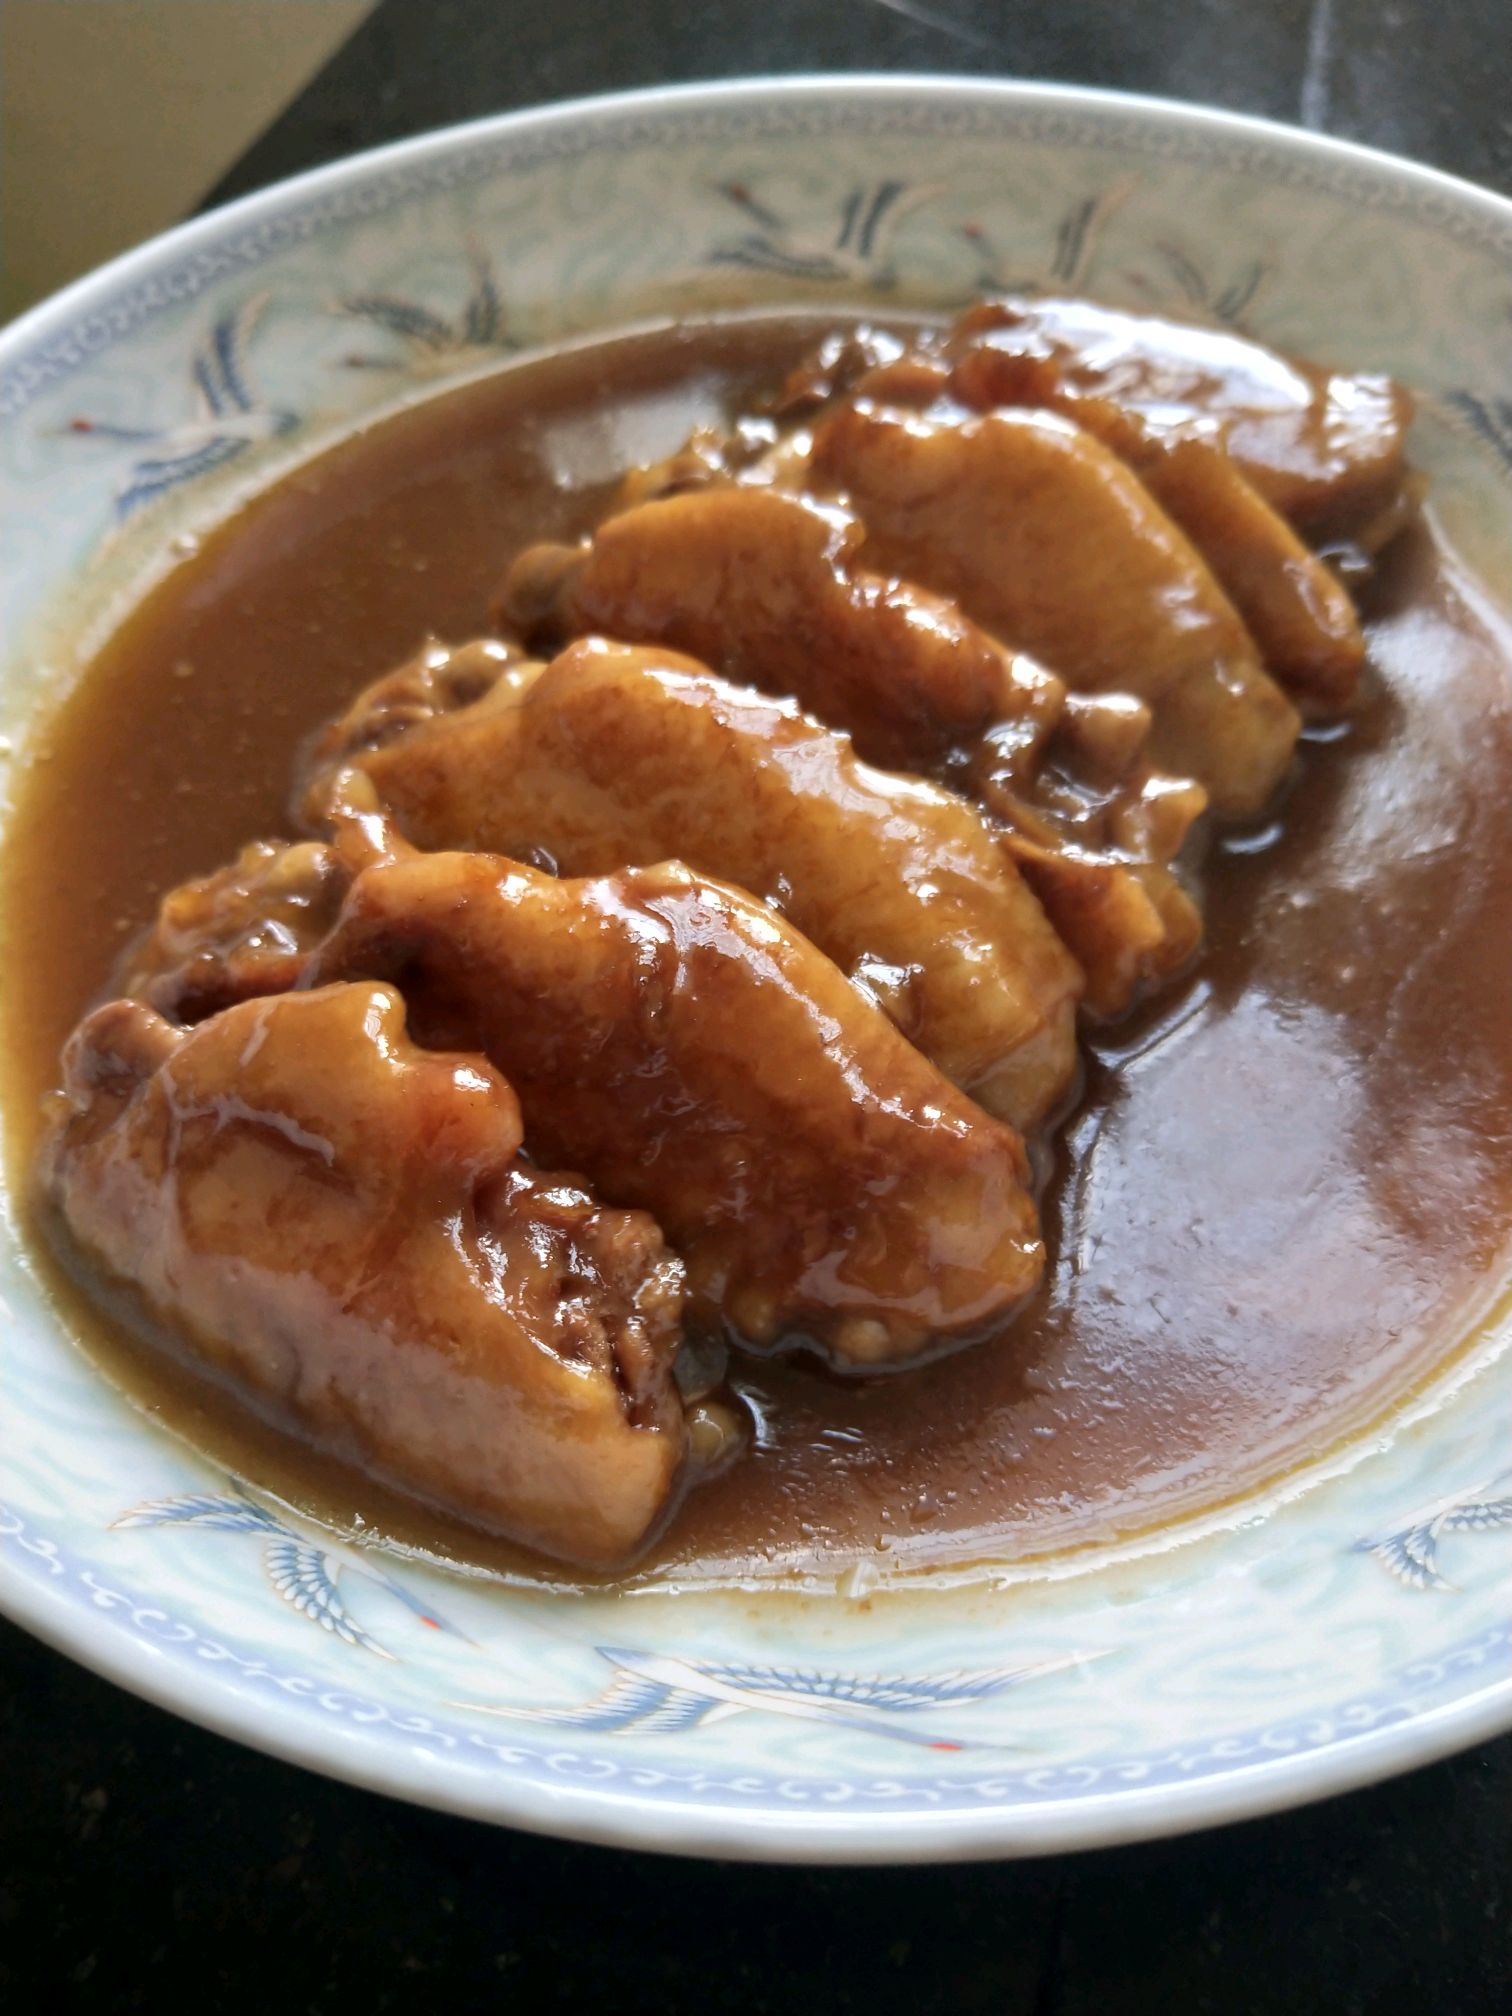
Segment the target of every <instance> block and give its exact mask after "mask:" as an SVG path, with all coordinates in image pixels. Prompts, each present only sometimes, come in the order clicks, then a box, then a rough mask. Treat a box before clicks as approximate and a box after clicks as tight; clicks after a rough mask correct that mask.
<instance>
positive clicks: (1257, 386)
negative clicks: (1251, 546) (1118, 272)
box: [949, 299, 1412, 544]
mask: <svg viewBox="0 0 1512 2016" xmlns="http://www.w3.org/2000/svg"><path fill="white" fill-rule="evenodd" d="M949 351H950V353H951V355H952V356H953V357H955V358H958V359H962V360H964V359H965V358H966V357H968V356H969V355H970V354H971V353H972V352H974V351H981V352H986V353H996V354H997V355H998V356H1000V357H1005V358H1012V359H1022V360H1028V361H1031V362H1040V363H1043V364H1046V365H1049V366H1050V367H1052V368H1053V370H1054V372H1055V374H1056V380H1057V383H1058V386H1059V391H1060V397H1061V398H1063V399H1065V400H1067V401H1075V402H1080V401H1084V400H1085V401H1102V402H1104V403H1106V404H1107V405H1109V406H1111V407H1114V408H1116V409H1117V410H1118V412H1119V413H1120V414H1122V415H1124V416H1125V417H1126V419H1127V420H1128V422H1130V423H1132V424H1133V425H1134V426H1137V427H1138V428H1139V429H1140V430H1141V432H1142V433H1143V434H1144V435H1145V436H1146V437H1147V438H1149V439H1151V440H1160V441H1172V440H1193V439H1195V440H1202V441H1206V442H1208V443H1210V444H1212V445H1214V446H1217V447H1221V448H1222V449H1223V451H1224V452H1225V454H1226V455H1227V456H1228V457H1229V458H1230V459H1231V460H1232V461H1233V462H1234V463H1235V464H1237V466H1238V467H1239V468H1240V469H1241V470H1242V471H1243V473H1244V475H1245V476H1246V477H1247V478H1248V479H1249V481H1250V482H1251V483H1253V484H1254V486H1255V488H1256V489H1257V490H1258V491H1259V492H1260V494H1261V495H1262V496H1263V497H1264V498H1265V499H1266V501H1267V502H1268V503H1270V504H1273V505H1274V506H1275V507H1276V509H1277V510H1278V511H1280V512H1281V513H1282V514H1283V515H1284V516H1285V517H1287V518H1288V519H1290V520H1291V522H1292V523H1293V524H1294V525H1295V526H1296V527H1297V528H1298V530H1299V531H1301V532H1302V533H1303V534H1304V536H1305V537H1306V538H1308V539H1309V540H1311V541H1313V542H1317V541H1320V540H1324V539H1335V538H1348V539H1362V538H1363V539H1364V540H1365V541H1366V543H1367V544H1368V543H1370V537H1371V530H1372V526H1373V524H1375V523H1376V522H1377V521H1381V520H1383V519H1384V520H1385V521H1386V522H1387V523H1394V522H1395V518H1396V512H1397V509H1398V507H1399V505H1400V501H1401V498H1402V494H1403V487H1404V481H1405V466H1404V459H1403V458H1404V451H1405V447H1406V435H1407V426H1408V423H1409V421H1410V419H1411V417H1412V403H1411V400H1410V399H1409V398H1408V396H1407V394H1406V393H1405V392H1404V391H1403V390H1402V388H1401V387H1400V386H1399V385H1397V384H1395V383H1393V381H1392V380H1391V379H1389V378H1384V377H1378V376H1372V375H1369V374H1366V375H1362V376H1353V377H1346V376H1343V375H1341V374H1339V373H1336V372H1331V371H1325V370H1320V369H1318V368H1317V367H1316V366H1314V365H1310V364H1297V363H1294V362H1293V361H1292V360H1291V359H1290V358H1287V357H1283V356H1281V355H1280V354H1279V353H1278V352H1277V351H1274V350H1269V349H1267V348H1266V347H1265V346H1264V345H1263V344H1259V343H1254V342H1251V341H1249V340H1248V339H1247V338H1246V337H1243V336H1238V335H1236V334H1235V333H1234V332H1233V331H1232V330H1226V329H1203V328H1197V327H1194V326H1191V325H1189V324H1185V323H1180V322H1170V321H1167V320H1166V319H1165V318H1164V317H1162V316H1158V315H1143V314H1133V313H1130V312H1129V311H1128V310H1125V309H1118V308H1105V307H1101V306H1099V305H1097V304H1096V303H1093V302H1090V301H1069V300H1056V299H1046V300H1036V301H1030V300H1011V301H994V302H987V303H984V304H983V305H982V306H981V307H979V308H974V309H971V310H968V312H967V313H966V314H965V315H964V316H962V317H961V319H960V321H959V322H958V323H957V324H956V327H955V329H954V331H953V332H952V336H951V340H950V344H949Z"/></svg>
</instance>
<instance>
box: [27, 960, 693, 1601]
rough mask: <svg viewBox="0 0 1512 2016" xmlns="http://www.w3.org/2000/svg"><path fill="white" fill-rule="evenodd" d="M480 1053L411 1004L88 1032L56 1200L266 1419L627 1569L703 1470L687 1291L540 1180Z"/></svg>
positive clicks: (312, 1002)
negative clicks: (427, 1030)
mask: <svg viewBox="0 0 1512 2016" xmlns="http://www.w3.org/2000/svg"><path fill="white" fill-rule="evenodd" d="M520 1142H521V1129H520V1110H519V1105H518V1102H517V1101H516V1099H515V1096H514V1094H513V1093H512V1092H511V1090H510V1088H509V1086H508V1085H507V1084H506V1083H505V1081H504V1080H503V1079H502V1078H501V1077H500V1076H499V1074H498V1073H497V1072H496V1071H495V1070H493V1069H492V1067H490V1066H489V1065H487V1064H485V1063H483V1062H482V1060H481V1059H478V1058H475V1057H460V1056H455V1055H444V1054H432V1053H428V1052H425V1051H422V1050H419V1049H417V1048H416V1047H415V1045H414V1044H413V1043H411V1042H410V1040H409V1038H408V1037H407V1035H406V1033H405V1022H404V1008H403V1004H402V1002H401V1001H400V999H399V997H398V995H397V994H396V993H395V992H394V990H393V989H392V988H389V987H382V986H373V985H362V984H353V985H350V986H338V987H329V988H323V989H321V990H320V991H319V992H315V993H305V994H286V995H282V996H279V997H277V998H274V999H266V1000H258V1001H247V1002H243V1003H241V1004H239V1005H237V1006H234V1007H229V1008H227V1009H225V1010H224V1012H222V1013H220V1014H216V1015H213V1016H211V1017H210V1019H209V1020H207V1021H205V1022H203V1023H201V1024H200V1025H199V1026H198V1027H197V1028H195V1029H193V1030H190V1031H188V1032H183V1031H178V1030H175V1029H173V1028H172V1027H170V1025H169V1024H168V1023H166V1022H165V1021H163V1020H162V1019H161V1018H160V1017H159V1016H158V1015H156V1014H155V1013H154V1012H153V1011H152V1010H151V1009H150V1008H148V1007H146V1006H144V1005H143V1004H142V1003H140V1002H135V1001H124V1000H122V1001H114V1002H111V1003H108V1004H107V1005H106V1006H104V1007H102V1008H99V1009H97V1010H96V1011H95V1012H94V1013H93V1014H92V1015H90V1016H89V1017H87V1018H86V1020H85V1021H84V1022H83V1023H82V1024H81V1025H80V1027H79V1028H78V1029H77V1030H76V1031H75V1033H74V1035H73V1037H72V1038H71V1039H70V1041H69V1045H68V1049H67V1051H66V1053H65V1060H64V1090H63V1091H62V1092H61V1093H59V1094H57V1095H55V1098H54V1104H53V1111H52V1113H51V1115H50V1133H49V1139H48V1142H47V1146H46V1150H45V1155H44V1165H43V1166H44V1175H45V1181H46V1184H47V1186H48V1189H49V1190H50V1192H51V1195H52V1197H53V1199H54V1201H55V1202H56V1204H57V1205H58V1207H59V1208H60V1209H61V1212H62V1215H63V1217H64V1219H65V1220H66V1222H67V1225H68V1227H69V1229H70V1231H71V1233H72V1235H73V1238H74V1239H75V1241H76V1242H77V1243H78V1245H79V1246H80V1247H82V1248H83V1249H84V1250H85V1251H86V1252H87V1253H89V1254H90V1255H91V1256H92V1257H93V1258H94V1259H95V1260H96V1261H98V1262H99V1263H100V1264H101V1265H103V1266H104V1267H105V1268H106V1269H107V1270H108V1271H109V1272H110V1273H112V1274H114V1275H117V1276H122V1277H124V1278H126V1279H127V1280H129V1281H132V1282H134V1283H135V1284H136V1286H137V1287H138V1288H139V1289H140V1291H141V1293H142V1295H143V1296H144V1297H145V1300H146V1302H147V1304H148V1306H149V1307H150V1308H151V1309H152V1311H153V1312H154V1313H155V1314H156V1315H157V1316H158V1317H159V1318H161V1319H163V1320H164V1321H165V1322H166V1323H167V1324H168V1325H169V1326H170V1327H171V1328H172V1330H174V1331H175V1332H176V1333H177V1334H178V1335H179V1337H180V1338H181V1340H182V1342H183V1344H184V1345H185V1346H186V1347H187V1348H188V1349H189V1351H190V1352H192V1353H193V1355H194V1356H195V1357H196V1358H197V1359H199V1360H200V1361H201V1362H202V1363H203V1364H204V1365H206V1366H208V1367H209V1368H211V1370H212V1371H213V1372H214V1373H215V1374H216V1375H217V1376H218V1377H220V1378H222V1379H224V1380H225V1381H226V1382H227V1383H228V1384H230V1385H231V1386H233V1387H234V1388H235V1389H236V1390H237V1391H238V1392H240V1393H241V1394H242V1395H243V1396H244V1397H245V1398H247V1399H248V1400H249V1401H251V1403H252V1404H253V1405H254V1406H255V1407H256V1408H257V1409H258V1410H259V1411H261V1412H263V1413H265V1414H267V1415H269V1416H270V1417H271V1418H273V1419H274V1420H276V1421H278V1422H280V1423H281V1424H282V1425H284V1426H286V1427H290V1428H293V1429H294V1430H295V1431H296V1432H298V1433H300V1434H302V1435H304V1436H305V1437H307V1438H308V1439H309V1440H310V1441H312V1442H313V1443H315V1444H316V1445H317V1446H318V1447H320V1448H322V1449H325V1450H327V1451H329V1452H330V1453H332V1454H333V1455H337V1456H340V1457H343V1458H346V1459H348V1460H352V1461H356V1462H359V1463H361V1464H362V1465H363V1466H364V1467H365V1468H367V1469H368V1470H369V1471H371V1472H372V1473H373V1474H375V1475H377V1476H380V1477H382V1478H384V1479H386V1480H387V1481H389V1482H391V1483H393V1484H394V1485H396V1486H397V1487H398V1488H400V1489H401V1490H403V1491H405V1492H408V1493H409V1494H411V1495H413V1496H415V1497H418V1498H420V1499H423V1500H426V1501H428V1502H429V1503H431V1504H433V1505H437V1506H440V1507H442V1508H443V1509H445V1510H446V1511H448V1512H451V1513H453V1514H455V1515H457V1516H458V1517H460V1518H462V1519H464V1520H466V1521H467V1522H469V1523H470V1524H472V1525H475V1526H478V1527H482V1528H485V1529H488V1530H491V1531H494V1532H498V1533H503V1534H505V1535H507V1536H509V1537H510V1538H513V1539H517V1540H520V1541H523V1542H525V1543H526V1544H528V1545H530V1546H532V1547H535V1548H538V1549H540V1550H541V1551H542V1552H544V1553H546V1554H550V1555H552V1556H555V1557H558V1558H561V1559H563V1560H567V1561H572V1562H576V1563H581V1564H584V1565H587V1566H593V1567H612V1566H615V1565H617V1564H620V1563H622V1562H624V1561H626V1560H627V1559H629V1558H630V1557H632V1556H633V1555H634V1554H635V1553H636V1551H637V1550H638V1549H639V1548H640V1547H641V1545H642V1544H643V1543H644V1541H645V1540H646V1538H647V1537H648V1535H649V1534H650V1532H651V1530H652V1528H653V1527H654V1525H655V1524H656V1522H657V1520H658V1518H659V1517H660V1515H661V1514H662V1512H663V1511H664V1509H665V1508H666V1507H667V1505H668V1504H669V1502H670V1499H671V1496H672V1494H673V1492H674V1489H675V1487H676V1485H677V1482H678V1480H679V1476H680V1474H681V1472H682V1469H683V1467H684V1461H685V1457H686V1453H687V1443H688V1435H687V1427H686V1422H685V1418H684V1410H683V1405H682V1402H681V1400H680V1398H679V1395H678V1391H677V1387H676V1384H675V1381H674V1379H673V1375H672V1366H673V1360H674V1356H675V1353H676V1350H677V1346H678V1341H679V1336H680V1314H681V1303H682V1269H681V1267H680V1265H679V1263H678V1261H677V1260H676V1259H675V1258H674V1256H673V1255H672V1254H670V1253H669V1252H668V1250H667V1248H666V1246H665V1244H664V1242H663V1240H662V1237H661V1234H660V1233H659V1232H658V1230H657V1228H656V1226H655V1225H654V1223H653V1222H652V1221H651V1219H650V1218H648V1217H646V1216H645V1215H644V1214H643V1213H641V1212H638V1211H622V1210H610V1209H607V1208H606V1207H604V1206H602V1205H600V1204H598V1203H597V1202H596V1201H595V1200H594V1199H593V1198H592V1197H591V1196H590V1195H588V1193H587V1192H586V1191H584V1189H583V1188H582V1186H581V1184H580V1182H579V1181H578V1179H577V1178H575V1177H561V1176H549V1175H546V1174H543V1173H542V1172H541V1171H539V1170H538V1169H536V1168H534V1167H533V1166H531V1165H530V1164H528V1163H526V1162H524V1161H522V1159H521V1158H520V1154H519V1149H520Z"/></svg>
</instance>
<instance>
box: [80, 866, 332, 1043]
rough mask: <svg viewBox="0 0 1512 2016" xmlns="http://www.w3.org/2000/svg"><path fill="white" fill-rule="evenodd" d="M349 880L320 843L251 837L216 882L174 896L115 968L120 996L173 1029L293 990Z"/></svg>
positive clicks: (192, 885)
mask: <svg viewBox="0 0 1512 2016" xmlns="http://www.w3.org/2000/svg"><path fill="white" fill-rule="evenodd" d="M350 881H351V874H350V870H349V869H348V867H347V865H346V863H344V862H343V860H342V859H341V858H340V855H339V854H338V852H337V850H336V849H334V848H332V847H330V846H328V845H326V844H325V843H324V842H322V841H317V840H307V841H303V842H301V843H298V844H290V843H288V842H285V841H274V840H254V841H252V842H250V843H249V844H248V845H247V846H245V847H244V848H243V849H242V851H241V853H240V854H238V855H237V857H236V859H235V860H234V861H233V862H231V863H230V864H229V866H227V867H225V868H219V869H217V870H216V871H215V873H214V874H213V875H205V876H201V877H199V878H197V879H196V880H194V881H192V882H183V883H180V884H179V886H178V887H177V888H176V889H170V890H169V892H168V894H167V895H166V896H165V897H164V898H163V899H162V901H161V903H160V904H159V905H158V914H157V918H156V920H155V922H154V923H153V925H152V927H151V929H150V930H149V931H147V932H146V933H145V934H144V935H143V936H142V937H141V938H140V939H138V941H137V942H136V943H135V944H134V945H133V946H131V947H130V948H129V949H128V951H127V953H126V956H125V958H124V960H123V961H122V962H121V964H120V966H119V967H118V968H117V970H116V976H115V985H116V989H117V991H118V992H119V993H121V994H123V995H128V996H130V997H131V998H132V999H133V1000H139V1001H145V1002H146V1003H147V1004H148V1005H149V1006H150V1007H152V1008H155V1009H157V1011H158V1013H159V1014H161V1015H166V1016H168V1017H169V1019H170V1020H172V1021H175V1022H199V1021H203V1019H204V1018H205V1016H207V1015H213V1014H215V1013H216V1012H217V1010H219V1009H221V1008H229V1007H230V1006H232V1004H233V1003H235V1002H237V1001H249V1000H252V999H254V998H255V997H256V996H258V995H262V994H282V993H285V992H286V991H287V990H288V989H289V988H291V987H293V986H296V985H297V984H298V981H299V978H300V975H301V974H302V973H303V972H304V969H305V964H306V961H307V959H308V957H309V954H310V952H311V951H312V950H313V948H314V947H315V946H316V945H317V944H318V943H319V942H320V940H321V938H323V937H324V936H325V933H326V932H327V931H328V930H329V929H330V927H331V925H332V923H333V922H334V921H335V918H336V914H337V912H338V911H339V910H340V908H341V901H342V898H343V897H344V896H345V894H346V891H347V887H348V884H349V883H350Z"/></svg>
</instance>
